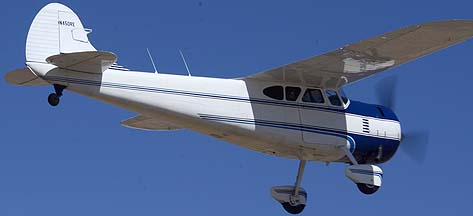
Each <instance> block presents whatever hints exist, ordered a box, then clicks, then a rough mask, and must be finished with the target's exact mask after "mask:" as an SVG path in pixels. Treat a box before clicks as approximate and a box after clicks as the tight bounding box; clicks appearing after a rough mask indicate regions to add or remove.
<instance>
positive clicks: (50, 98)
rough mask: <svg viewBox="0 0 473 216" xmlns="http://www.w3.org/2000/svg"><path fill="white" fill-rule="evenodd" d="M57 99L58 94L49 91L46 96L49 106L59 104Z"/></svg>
mask: <svg viewBox="0 0 473 216" xmlns="http://www.w3.org/2000/svg"><path fill="white" fill-rule="evenodd" d="M59 101H60V99H59V95H57V94H56V93H51V94H50V95H49V96H48V103H49V105H51V106H57V105H58V104H59Z"/></svg>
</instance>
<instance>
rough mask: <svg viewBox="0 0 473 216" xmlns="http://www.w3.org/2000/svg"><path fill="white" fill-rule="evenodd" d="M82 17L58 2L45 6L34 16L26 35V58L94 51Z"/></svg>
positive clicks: (34, 60)
mask: <svg viewBox="0 0 473 216" xmlns="http://www.w3.org/2000/svg"><path fill="white" fill-rule="evenodd" d="M88 33H90V30H86V29H84V27H83V26H82V23H81V21H80V19H79V17H78V16H77V15H76V14H75V13H74V12H73V11H72V10H71V9H70V8H68V7H66V6H65V5H62V4H58V3H50V4H48V5H46V6H44V7H43V8H42V9H41V10H40V11H39V12H38V14H37V15H36V16H35V18H34V20H33V23H32V24H31V26H30V29H29V31H28V36H27V39H26V61H27V62H41V63H46V58H48V57H49V56H53V55H57V54H61V53H72V52H84V51H95V50H96V49H95V48H94V47H93V46H92V44H91V43H90V41H89V39H88V37H87V34H88Z"/></svg>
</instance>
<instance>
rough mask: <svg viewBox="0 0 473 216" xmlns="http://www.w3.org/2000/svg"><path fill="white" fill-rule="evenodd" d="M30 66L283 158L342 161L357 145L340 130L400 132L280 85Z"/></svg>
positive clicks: (54, 79) (98, 95)
mask: <svg viewBox="0 0 473 216" xmlns="http://www.w3.org/2000/svg"><path fill="white" fill-rule="evenodd" d="M28 66H29V67H30V68H31V69H32V70H33V71H34V72H35V73H36V74H37V75H38V76H40V77H43V79H45V80H47V81H48V82H50V83H54V84H60V85H64V86H67V88H66V89H67V90H69V91H72V92H76V93H78V94H81V95H84V96H88V97H92V98H95V99H97V100H101V101H104V102H107V103H110V104H113V105H116V106H119V107H122V108H124V109H127V110H131V111H133V112H137V113H140V114H141V115H145V116H149V117H152V118H156V119H159V120H162V121H165V122H170V123H172V124H173V125H177V126H179V127H182V128H187V129H190V130H193V131H197V132H200V133H203V134H206V135H209V136H213V137H215V138H218V139H221V140H225V141H228V142H231V143H234V144H237V145H240V146H243V147H246V148H249V149H252V150H255V151H259V152H263V153H267V154H271V155H276V156H281V157H287V158H298V159H305V160H315V161H327V162H328V161H337V160H340V159H341V158H342V157H344V153H343V151H342V150H341V149H340V148H339V147H340V146H343V145H345V146H348V147H349V148H354V147H355V145H356V144H355V143H354V142H355V141H354V140H353V139H352V138H351V137H350V136H346V135H343V134H346V133H347V132H349V133H354V134H361V135H363V136H372V137H382V138H387V139H393V140H399V137H400V125H399V122H397V121H391V120H384V119H377V118H373V117H367V116H360V115H354V114H347V113H345V112H336V111H331V110H337V109H338V110H343V109H344V107H339V108H335V107H330V106H329V105H327V104H323V105H319V107H320V108H314V107H310V106H309V107H308V106H304V105H302V106H301V101H300V97H299V100H298V101H295V102H287V101H275V100H272V99H270V98H267V97H265V96H264V95H263V94H262V89H263V88H265V87H267V86H271V85H275V83H265V82H259V81H248V80H238V79H218V78H204V77H190V76H179V75H168V74H155V73H146V72H132V71H119V70H106V71H105V72H103V73H101V74H92V73H83V72H74V71H70V70H63V69H58V68H55V67H54V66H52V65H49V64H44V63H28ZM309 105H310V104H309ZM348 105H349V104H347V105H345V108H346V107H347V106H348ZM364 121H370V127H371V128H370V132H367V131H364V129H363V125H364ZM314 127H315V129H314ZM318 128H322V129H323V128H325V129H323V130H322V129H318ZM324 130H325V131H324ZM365 130H366V129H365ZM314 131H315V133H314ZM321 131H322V132H321Z"/></svg>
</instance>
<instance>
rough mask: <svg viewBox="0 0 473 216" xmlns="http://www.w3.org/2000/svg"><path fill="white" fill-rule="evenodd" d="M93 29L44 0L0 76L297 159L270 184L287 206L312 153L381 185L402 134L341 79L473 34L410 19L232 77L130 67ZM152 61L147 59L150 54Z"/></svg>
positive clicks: (291, 208)
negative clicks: (14, 60) (288, 179)
mask: <svg viewBox="0 0 473 216" xmlns="http://www.w3.org/2000/svg"><path fill="white" fill-rule="evenodd" d="M89 33H91V30H90V29H86V28H84V27H83V25H82V23H81V21H80V19H79V17H78V16H77V15H76V14H75V13H74V12H73V11H72V10H71V9H70V8H68V7H67V6H65V5H62V4H58V3H50V4H47V5H46V6H44V7H43V8H42V9H41V10H40V11H39V12H38V14H37V15H36V16H35V18H34V20H33V22H32V24H31V26H30V29H29V32H28V36H27V40H26V68H22V69H17V70H13V71H11V72H9V73H7V74H6V75H5V80H6V81H7V82H9V83H11V84H15V85H20V86H42V85H50V86H51V85H52V86H53V88H54V92H53V93H51V94H50V95H49V96H48V103H49V104H50V105H51V106H57V105H58V104H59V102H60V98H61V97H62V96H63V91H64V90H68V91H71V92H74V93H77V94H80V95H83V96H86V97H90V98H93V99H96V100H99V101H103V102H105V103H109V104H112V105H115V106H118V107H121V108H123V109H126V110H130V111H133V112H136V113H138V115H137V116H135V117H133V118H130V119H127V120H124V121H122V122H121V124H122V125H124V126H126V127H130V128H135V129H141V130H152V131H159V130H178V129H189V130H192V131H196V132H198V133H202V134H205V135H208V136H211V137H215V138H217V139H220V140H224V141H226V142H229V143H232V144H236V145H239V146H242V147H245V148H248V149H250V150H253V151H257V152H261V153H264V154H269V155H273V156H277V157H282V158H289V159H296V160H298V161H300V162H299V167H298V171H297V177H296V181H295V184H294V185H288V186H276V187H273V188H271V190H270V193H271V196H272V197H273V198H274V199H275V200H276V201H277V202H279V203H280V204H281V205H282V206H283V208H284V209H285V210H286V211H287V212H288V213H291V214H299V213H301V212H302V211H303V209H304V208H305V206H306V203H307V192H306V191H305V190H304V189H303V188H302V187H301V181H302V175H303V173H304V169H305V165H306V163H307V162H308V161H313V162H325V163H334V162H339V163H344V164H347V167H346V169H345V175H346V177H348V179H350V180H351V181H353V182H354V183H355V184H356V185H357V187H358V189H359V190H360V191H361V192H362V193H364V194H373V193H375V192H376V191H378V189H379V188H380V187H381V185H382V178H383V171H382V169H381V168H380V167H379V166H378V165H379V164H381V163H384V162H386V161H388V160H390V159H391V158H392V157H393V155H394V154H395V153H396V151H397V149H398V147H399V146H400V145H401V142H402V143H404V137H405V134H406V133H401V124H400V120H399V119H398V117H397V116H396V114H395V113H394V111H393V110H392V106H391V105H392V98H391V97H392V95H393V94H392V88H394V87H390V85H383V87H384V88H388V89H386V91H387V92H388V93H387V94H385V95H384V96H382V97H381V99H382V100H384V101H387V102H385V103H384V104H383V105H377V104H368V103H363V102H359V101H354V100H350V99H348V97H347V96H346V95H345V94H344V92H343V90H342V88H343V87H344V86H346V85H349V84H351V83H354V82H356V81H359V80H361V79H363V78H366V77H369V76H372V75H375V74H377V73H379V72H382V71H385V70H388V69H391V68H394V67H397V66H399V65H402V64H404V63H407V62H410V61H412V60H415V59H418V58H420V57H423V56H425V55H428V54H430V53H433V52H436V51H438V50H441V49H444V48H446V47H449V46H451V45H454V44H457V43H460V42H462V41H465V40H467V39H470V38H471V37H472V36H473V20H444V21H434V22H428V23H422V24H418V25H413V26H409V27H405V28H401V29H399V30H395V31H392V32H389V33H386V34H382V35H379V36H375V37H372V38H369V39H366V40H362V41H359V42H356V43H353V44H350V45H346V46H343V47H341V48H339V49H335V50H333V51H330V52H327V53H324V54H322V55H318V56H314V57H310V58H307V59H304V60H301V61H298V62H294V63H290V64H287V65H283V66H280V67H277V68H274V69H270V70H267V71H264V72H261V73H256V74H253V75H250V76H246V77H240V78H234V79H221V78H208V77H196V76H183V75H172V74H162V73H159V72H158V73H150V72H139V71H133V72H132V71H130V70H129V69H128V68H126V67H124V66H121V65H119V64H117V56H116V55H115V54H114V53H112V52H108V51H100V50H96V49H95V47H94V46H93V45H92V43H91V42H90V41H89V39H88V34H89ZM151 60H152V59H151Z"/></svg>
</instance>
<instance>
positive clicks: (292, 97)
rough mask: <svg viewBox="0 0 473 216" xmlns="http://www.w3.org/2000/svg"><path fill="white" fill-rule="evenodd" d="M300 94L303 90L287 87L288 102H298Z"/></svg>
mask: <svg viewBox="0 0 473 216" xmlns="http://www.w3.org/2000/svg"><path fill="white" fill-rule="evenodd" d="M300 93H301V88H299V87H292V86H287V87H286V100H288V101H296V100H297V98H298V97H299V94H300Z"/></svg>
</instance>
